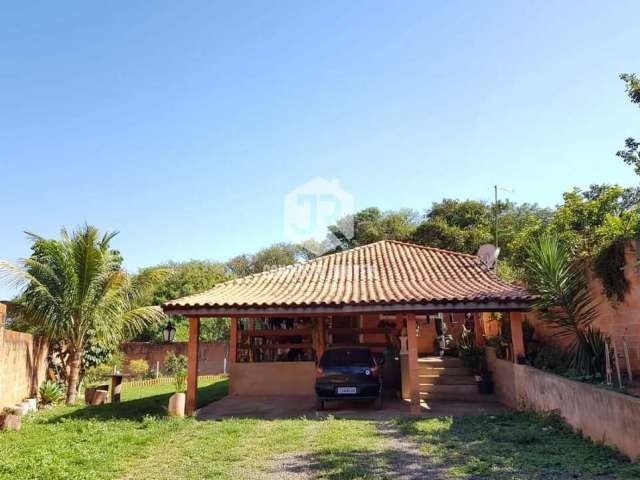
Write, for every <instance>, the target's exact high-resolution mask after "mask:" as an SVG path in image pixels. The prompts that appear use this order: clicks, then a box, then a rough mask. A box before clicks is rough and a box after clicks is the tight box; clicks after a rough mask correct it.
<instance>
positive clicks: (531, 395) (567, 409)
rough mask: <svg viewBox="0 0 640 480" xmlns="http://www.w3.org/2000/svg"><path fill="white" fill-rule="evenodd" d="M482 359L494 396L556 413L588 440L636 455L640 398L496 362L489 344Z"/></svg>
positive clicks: (639, 451) (514, 405)
mask: <svg viewBox="0 0 640 480" xmlns="http://www.w3.org/2000/svg"><path fill="white" fill-rule="evenodd" d="M487 361H488V364H489V368H490V369H491V371H492V372H493V377H494V382H495V385H496V395H497V397H498V399H499V400H500V401H501V402H503V403H504V404H505V405H507V406H509V407H512V408H517V409H521V410H533V411H536V412H557V413H558V414H559V415H560V416H561V417H562V418H564V420H565V421H566V422H567V423H568V424H569V425H571V426H572V427H573V428H574V429H575V430H577V431H579V432H581V433H582V434H583V435H585V436H587V437H589V438H591V439H592V440H593V441H595V442H599V443H603V444H605V445H608V446H611V447H614V448H617V449H618V450H619V451H621V452H622V453H624V454H625V455H627V456H629V457H630V458H631V459H633V460H638V459H640V398H636V397H632V396H630V395H624V394H622V393H618V392H613V391H610V390H606V389H603V388H599V387H595V386H593V385H589V384H587V383H581V382H576V381H574V380H569V379H567V378H564V377H560V376H558V375H554V374H552V373H548V372H544V371H542V370H538V369H536V368H532V367H529V366H527V365H516V364H514V363H511V362H509V361H506V360H500V359H498V358H496V356H495V350H494V349H492V348H487Z"/></svg>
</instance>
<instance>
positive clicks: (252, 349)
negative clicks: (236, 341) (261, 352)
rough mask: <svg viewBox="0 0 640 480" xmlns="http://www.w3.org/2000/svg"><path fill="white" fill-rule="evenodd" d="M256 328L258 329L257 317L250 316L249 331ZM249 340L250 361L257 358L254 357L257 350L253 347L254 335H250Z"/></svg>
mask: <svg viewBox="0 0 640 480" xmlns="http://www.w3.org/2000/svg"><path fill="white" fill-rule="evenodd" d="M255 329H256V320H255V318H250V319H249V331H250V332H252V333H253V332H254V330H255ZM247 340H248V342H249V362H255V359H254V358H253V357H254V356H255V350H254V348H253V337H252V336H251V335H249V338H248V339H247Z"/></svg>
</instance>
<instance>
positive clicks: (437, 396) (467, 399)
mask: <svg viewBox="0 0 640 480" xmlns="http://www.w3.org/2000/svg"><path fill="white" fill-rule="evenodd" d="M420 399H421V400H423V401H425V402H429V401H431V400H434V401H439V400H446V401H447V402H452V403H454V402H457V403H496V404H499V402H498V400H497V399H496V397H495V396H494V395H487V394H483V393H478V391H477V390H476V391H475V393H467V394H465V395H454V394H451V393H439V392H438V393H436V392H424V393H422V392H420Z"/></svg>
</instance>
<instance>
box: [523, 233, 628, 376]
mask: <svg viewBox="0 0 640 480" xmlns="http://www.w3.org/2000/svg"><path fill="white" fill-rule="evenodd" d="M626 260H627V262H626V263H627V266H626V267H625V269H624V273H625V276H626V278H627V280H628V282H629V287H630V288H629V291H628V292H627V294H626V296H625V299H624V301H623V302H615V301H614V302H611V301H610V300H609V299H608V298H607V297H606V295H605V294H604V293H603V287H602V282H601V281H600V280H599V279H598V278H597V277H596V276H595V275H594V274H593V273H590V274H589V275H588V282H589V290H590V292H591V298H592V300H593V301H594V303H595V304H597V305H598V307H597V312H598V313H597V318H596V320H595V321H594V323H593V326H594V327H596V328H599V329H600V330H602V331H603V332H606V333H607V334H608V335H609V336H610V337H611V339H612V340H613V341H614V342H615V343H616V346H617V348H618V355H619V356H620V361H621V365H620V367H621V368H622V369H623V370H624V371H626V367H625V366H624V360H623V339H624V340H626V341H627V345H628V347H629V357H630V360H631V369H632V370H633V371H634V372H635V373H637V374H640V269H639V268H638V267H637V266H636V263H637V262H638V257H637V254H636V245H635V242H630V243H629V245H628V247H627V250H626ZM527 317H528V318H529V319H530V320H532V323H533V324H534V325H535V327H536V336H537V337H538V338H549V337H550V336H552V335H553V329H551V328H549V327H547V326H545V325H544V324H541V323H540V321H539V320H537V319H536V318H535V315H533V314H531V313H529V314H527ZM567 341H568V340H567Z"/></svg>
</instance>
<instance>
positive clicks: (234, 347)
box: [229, 318, 238, 365]
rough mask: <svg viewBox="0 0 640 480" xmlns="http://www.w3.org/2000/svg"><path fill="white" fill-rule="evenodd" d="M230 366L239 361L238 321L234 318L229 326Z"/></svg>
mask: <svg viewBox="0 0 640 480" xmlns="http://www.w3.org/2000/svg"><path fill="white" fill-rule="evenodd" d="M229 329H230V333H229V364H231V365H232V364H234V363H236V361H237V360H238V319H237V318H232V319H231V325H229Z"/></svg>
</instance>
